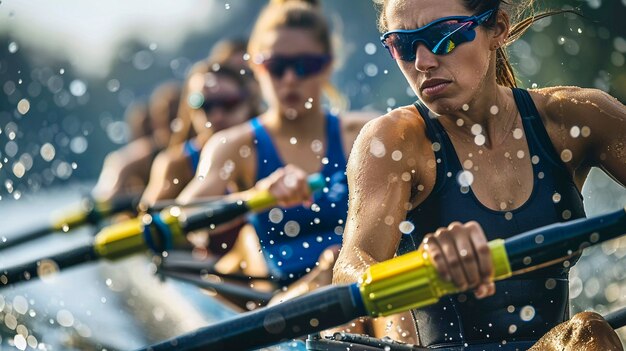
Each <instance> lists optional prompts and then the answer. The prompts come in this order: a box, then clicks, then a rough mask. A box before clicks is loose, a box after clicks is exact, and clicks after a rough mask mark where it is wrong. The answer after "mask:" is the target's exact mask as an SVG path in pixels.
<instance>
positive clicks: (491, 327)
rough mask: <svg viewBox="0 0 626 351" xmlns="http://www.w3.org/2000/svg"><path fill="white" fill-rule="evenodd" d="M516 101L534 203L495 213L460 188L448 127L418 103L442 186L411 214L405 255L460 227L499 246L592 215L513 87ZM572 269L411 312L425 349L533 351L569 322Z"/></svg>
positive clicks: (553, 269) (530, 105)
mask: <svg viewBox="0 0 626 351" xmlns="http://www.w3.org/2000/svg"><path fill="white" fill-rule="evenodd" d="M513 96H514V98H515V103H516V104H517V108H518V110H519V112H520V115H521V118H522V124H523V129H524V134H525V135H526V141H527V143H528V149H529V152H530V155H531V163H532V169H533V189H532V193H531V195H530V197H529V199H528V200H527V201H526V202H525V203H524V204H523V205H522V206H520V207H519V208H517V209H514V210H511V211H495V210H492V209H489V208H487V207H485V206H484V205H483V204H482V203H480V201H478V199H477V198H476V196H475V195H474V193H473V192H472V189H471V187H463V186H461V185H459V183H458V182H457V176H458V175H459V174H460V173H461V172H462V171H463V167H462V166H461V163H460V162H459V159H458V157H457V154H456V151H455V150H454V146H453V144H452V142H451V141H450V139H449V137H448V135H447V134H446V132H445V130H444V128H443V126H442V125H441V123H440V122H439V121H438V120H437V119H433V118H430V117H429V114H428V109H427V108H426V107H425V106H424V105H423V104H421V103H420V102H417V103H415V106H416V107H417V109H418V111H419V112H420V114H421V116H422V118H423V119H424V121H425V125H426V133H427V136H428V138H429V139H430V140H431V142H432V143H433V145H434V146H435V147H433V150H437V151H435V158H436V159H437V180H436V182H435V186H434V189H433V191H432V193H431V194H430V195H429V196H428V197H427V198H426V200H424V202H423V203H421V204H420V205H419V206H417V207H416V208H414V209H413V210H411V211H409V213H408V214H407V220H408V221H411V222H412V223H413V224H414V225H415V230H414V232H413V233H411V234H410V235H403V238H402V240H401V244H400V248H399V253H404V252H407V251H410V250H412V249H415V248H416V247H418V246H419V244H420V243H421V241H422V239H423V237H424V235H426V234H427V233H432V232H434V231H435V230H437V229H438V228H440V227H447V226H448V225H449V224H450V223H451V222H453V221H460V222H462V223H465V222H468V221H470V220H475V221H477V222H478V223H480V225H481V226H482V228H483V229H484V231H485V234H486V235H487V239H488V240H493V239H497V238H507V237H510V236H512V235H515V234H518V233H521V232H524V231H528V230H531V229H534V228H537V227H541V226H545V225H548V224H552V223H555V222H562V221H567V220H570V219H576V218H580V217H584V216H585V214H584V210H583V203H582V196H581V195H580V192H579V191H578V188H577V187H576V185H575V184H574V182H573V180H572V177H571V175H570V173H569V172H568V171H567V169H566V168H565V165H564V164H563V163H562V161H561V159H560V158H559V156H558V155H557V152H556V150H555V149H554V146H553V145H552V142H551V141H550V138H549V136H548V134H547V132H546V130H545V127H544V125H543V122H542V120H541V117H540V116H539V113H538V111H537V109H536V107H535V104H534V102H533V101H532V99H531V97H530V94H529V93H528V92H527V91H526V90H522V89H513ZM435 143H438V144H439V145H436V144H435ZM573 263H575V260H574V262H569V263H566V264H559V265H555V266H550V267H546V268H543V269H541V270H538V271H534V272H530V273H526V274H523V275H519V276H516V277H513V278H510V279H507V280H504V281H500V282H497V283H496V293H495V295H494V296H491V297H488V298H484V299H481V300H478V299H476V298H474V295H473V294H472V293H463V294H456V295H451V296H447V297H444V298H442V299H441V300H440V301H439V302H438V303H437V304H435V305H432V306H429V307H426V308H423V309H420V310H414V311H412V312H413V316H414V319H415V322H416V326H417V328H418V333H419V337H420V341H421V343H422V345H424V346H429V347H433V348H439V347H455V346H456V347H460V349H465V350H491V349H498V350H502V349H516V348H517V349H527V348H528V347H530V345H532V344H533V343H534V342H535V341H536V340H538V339H539V338H540V337H541V336H543V335H544V334H545V333H546V332H547V331H548V330H550V329H551V328H552V327H554V326H555V325H557V324H558V323H560V322H563V321H564V320H566V319H567V318H568V317H569V309H568V302H569V301H568V271H569V266H570V265H571V264H573Z"/></svg>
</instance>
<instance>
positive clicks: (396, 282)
mask: <svg viewBox="0 0 626 351" xmlns="http://www.w3.org/2000/svg"><path fill="white" fill-rule="evenodd" d="M489 248H490V249H491V255H492V258H493V263H494V267H495V274H494V277H493V280H501V279H505V278H508V277H510V276H511V267H510V265H509V260H508V257H507V254H506V250H505V248H504V240H501V239H498V240H493V241H490V242H489ZM359 290H360V291H361V296H362V298H363V303H364V305H365V308H366V310H367V311H368V313H369V315H370V316H373V317H378V316H388V315H390V314H394V313H398V312H403V311H408V310H410V309H414V308H420V307H424V306H428V305H432V304H434V303H436V302H437V301H439V298H441V297H442V296H443V295H446V294H452V293H456V292H459V289H458V288H457V287H456V286H455V285H454V284H453V283H451V282H446V281H444V280H442V279H441V277H440V276H439V274H438V273H437V270H436V269H435V267H434V266H433V265H432V263H431V262H430V258H429V257H428V255H427V253H426V252H424V251H423V250H421V249H420V250H417V251H413V252H411V253H408V254H405V255H402V256H398V257H396V258H393V259H391V260H389V261H385V262H381V263H378V264H376V265H373V266H371V267H370V268H369V269H368V270H367V271H366V272H365V274H364V275H363V277H362V278H361V280H359Z"/></svg>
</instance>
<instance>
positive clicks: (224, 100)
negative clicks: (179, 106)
mask: <svg viewBox="0 0 626 351" xmlns="http://www.w3.org/2000/svg"><path fill="white" fill-rule="evenodd" d="M242 102H243V97H241V96H225V97H216V98H213V99H207V100H205V101H204V103H203V104H202V106H201V108H202V110H204V112H205V113H206V114H209V113H211V111H213V109H215V108H218V107H220V108H222V109H224V110H225V111H226V112H230V111H232V110H234V109H235V108H237V107H238V106H239V105H240V104H241V103H242Z"/></svg>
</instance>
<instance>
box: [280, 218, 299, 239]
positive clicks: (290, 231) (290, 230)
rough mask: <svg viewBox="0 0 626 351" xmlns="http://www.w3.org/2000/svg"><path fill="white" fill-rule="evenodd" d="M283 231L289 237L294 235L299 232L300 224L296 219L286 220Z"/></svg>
mask: <svg viewBox="0 0 626 351" xmlns="http://www.w3.org/2000/svg"><path fill="white" fill-rule="evenodd" d="M284 232H285V234H286V235H287V236H289V237H292V238H293V237H296V236H298V234H300V224H299V223H298V222H296V221H288V222H287V223H285V227H284Z"/></svg>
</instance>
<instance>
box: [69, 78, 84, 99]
mask: <svg viewBox="0 0 626 351" xmlns="http://www.w3.org/2000/svg"><path fill="white" fill-rule="evenodd" d="M86 92H87V84H85V82H83V81H82V80H79V79H75V80H73V81H72V82H71V83H70V93H71V94H72V95H74V96H76V97H79V96H83V95H85V93H86Z"/></svg>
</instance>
